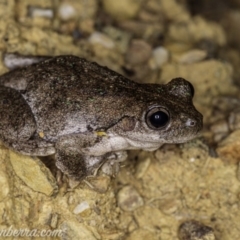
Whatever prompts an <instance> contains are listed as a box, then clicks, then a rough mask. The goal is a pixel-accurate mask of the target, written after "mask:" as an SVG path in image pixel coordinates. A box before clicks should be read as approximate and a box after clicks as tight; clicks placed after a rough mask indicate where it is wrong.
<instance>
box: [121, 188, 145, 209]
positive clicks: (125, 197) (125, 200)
mask: <svg viewBox="0 0 240 240" xmlns="http://www.w3.org/2000/svg"><path fill="white" fill-rule="evenodd" d="M117 200H118V206H119V207H120V208H121V209H122V210H124V211H133V210H135V209H136V208H138V207H140V206H142V205H143V199H142V197H141V196H140V195H139V193H138V192H137V190H136V189H135V188H134V187H132V186H125V187H123V188H122V189H121V190H120V191H119V192H118V195H117Z"/></svg>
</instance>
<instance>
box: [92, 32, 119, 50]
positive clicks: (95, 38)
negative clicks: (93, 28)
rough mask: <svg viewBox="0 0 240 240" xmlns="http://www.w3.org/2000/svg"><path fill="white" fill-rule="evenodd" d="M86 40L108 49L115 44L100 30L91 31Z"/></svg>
mask: <svg viewBox="0 0 240 240" xmlns="http://www.w3.org/2000/svg"><path fill="white" fill-rule="evenodd" d="M88 41H89V42H90V43H91V44H100V45H102V46H104V47H105V48H109V49H112V48H114V45H115V44H114V42H113V40H112V39H111V38H109V37H108V36H107V35H105V34H103V33H100V32H93V33H92V34H91V35H90V37H89V39H88Z"/></svg>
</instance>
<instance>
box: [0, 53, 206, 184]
mask: <svg viewBox="0 0 240 240" xmlns="http://www.w3.org/2000/svg"><path fill="white" fill-rule="evenodd" d="M193 96H194V88H193V86H192V84H191V83H190V82H189V81H187V80H185V79H184V78H181V77H177V78H174V79H172V80H171V81H170V82H168V83H167V84H158V83H154V84H149V83H138V82H135V81H132V80H130V79H128V78H126V77H125V76H123V75H121V74H119V73H117V72H115V71H113V70H111V69H109V68H107V67H104V66H101V65H99V64H97V63H95V62H91V61H88V60H86V59H84V58H81V57H78V56H73V55H63V56H56V57H45V58H44V57H40V58H38V57H35V58H34V61H33V62H31V61H30V63H28V64H26V66H21V67H18V68H15V69H13V70H11V71H9V72H7V73H5V74H3V75H1V76H0V111H1V118H0V141H1V142H2V143H3V144H4V145H5V146H7V147H8V148H10V149H12V150H14V151H17V152H19V153H21V154H24V155H30V156H37V157H41V156H43V157H44V156H54V159H55V164H56V166H57V168H58V169H60V170H61V172H63V173H64V174H66V175H68V177H69V178H70V179H74V180H76V181H81V180H83V179H85V178H86V177H88V176H92V175H93V173H94V172H95V171H96V169H98V168H100V167H101V166H103V165H105V168H106V169H108V167H109V168H110V167H111V166H113V165H114V164H118V163H120V162H122V161H125V159H126V158H127V150H131V149H142V150H145V151H154V150H157V149H158V148H160V147H161V146H162V145H163V144H179V143H184V142H186V141H189V140H191V139H193V138H195V137H196V136H198V135H199V132H200V131H201V129H202V118H203V116H202V114H201V113H200V112H198V111H197V110H196V108H195V106H194V105H193Z"/></svg>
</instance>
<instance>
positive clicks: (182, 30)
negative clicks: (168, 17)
mask: <svg viewBox="0 0 240 240" xmlns="http://www.w3.org/2000/svg"><path fill="white" fill-rule="evenodd" d="M169 38H170V39H171V40H172V41H176V42H184V43H188V44H193V43H197V42H199V41H201V40H203V39H209V40H211V41H213V42H216V43H217V44H218V45H220V46H223V45H225V44H226V36H225V32H224V30H223V28H222V27H221V26H220V25H218V24H217V23H213V22H208V21H206V20H205V19H203V18H202V17H199V16H197V17H194V18H193V19H191V21H187V22H185V23H184V24H183V22H176V23H173V24H170V25H169Z"/></svg>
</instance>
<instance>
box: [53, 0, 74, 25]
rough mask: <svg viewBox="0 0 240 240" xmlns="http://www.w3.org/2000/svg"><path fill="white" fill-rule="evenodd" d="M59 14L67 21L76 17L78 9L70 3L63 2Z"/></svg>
mask: <svg viewBox="0 0 240 240" xmlns="http://www.w3.org/2000/svg"><path fill="white" fill-rule="evenodd" d="M58 15H59V18H60V19H61V20H64V21H67V20H70V19H73V18H74V17H76V15H77V13H76V9H75V8H74V7H73V6H72V5H71V4H69V3H67V2H65V3H62V4H61V5H60V7H59V9H58Z"/></svg>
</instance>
